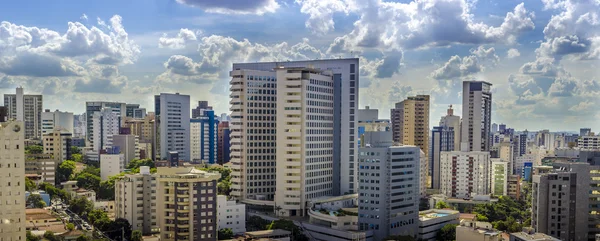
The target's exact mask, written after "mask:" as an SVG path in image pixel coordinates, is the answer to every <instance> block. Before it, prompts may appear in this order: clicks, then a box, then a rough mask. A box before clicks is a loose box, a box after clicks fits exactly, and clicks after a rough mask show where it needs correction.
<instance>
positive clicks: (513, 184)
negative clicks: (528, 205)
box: [506, 175, 529, 200]
mask: <svg viewBox="0 0 600 241" xmlns="http://www.w3.org/2000/svg"><path fill="white" fill-rule="evenodd" d="M527 185H529V184H527ZM506 187H507V188H508V189H507V191H506V195H508V196H509V197H511V198H513V199H515V200H520V199H521V176H520V175H508V180H507V182H506Z"/></svg>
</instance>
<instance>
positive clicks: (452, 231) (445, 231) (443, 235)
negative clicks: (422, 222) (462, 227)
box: [435, 224, 458, 241]
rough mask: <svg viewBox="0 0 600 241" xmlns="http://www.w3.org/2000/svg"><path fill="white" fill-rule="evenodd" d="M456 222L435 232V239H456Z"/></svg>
mask: <svg viewBox="0 0 600 241" xmlns="http://www.w3.org/2000/svg"><path fill="white" fill-rule="evenodd" d="M456 226H458V225H456V224H446V225H444V227H442V229H440V231H438V232H437V233H436V234H435V240H438V241H454V240H456Z"/></svg>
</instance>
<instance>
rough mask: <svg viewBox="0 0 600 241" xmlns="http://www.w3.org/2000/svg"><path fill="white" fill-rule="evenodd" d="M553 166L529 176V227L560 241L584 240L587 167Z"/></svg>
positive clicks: (588, 197) (586, 228)
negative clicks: (530, 188)
mask: <svg viewBox="0 0 600 241" xmlns="http://www.w3.org/2000/svg"><path fill="white" fill-rule="evenodd" d="M555 165H556V163H555ZM556 167H557V169H554V170H553V171H551V172H550V173H546V174H542V175H534V176H533V186H532V199H531V203H532V212H531V214H532V215H531V227H532V228H533V229H534V230H535V231H536V232H540V233H545V234H548V235H550V236H553V237H556V238H559V239H561V240H574V241H583V240H588V222H589V219H588V218H589V207H590V206H589V200H590V166H589V164H588V163H564V164H562V165H559V166H556Z"/></svg>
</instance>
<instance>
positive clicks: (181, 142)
mask: <svg viewBox="0 0 600 241" xmlns="http://www.w3.org/2000/svg"><path fill="white" fill-rule="evenodd" d="M154 107H155V112H154V113H155V115H156V118H155V121H154V123H155V126H156V127H157V129H156V137H157V139H158V140H156V142H155V145H154V148H155V149H156V150H160V151H157V152H156V153H158V154H159V155H160V158H161V159H166V158H167V154H168V153H169V152H173V151H176V152H178V154H179V158H180V159H181V160H184V161H190V111H189V110H190V96H189V95H181V94H179V93H176V94H167V93H161V94H160V95H156V96H154Z"/></svg>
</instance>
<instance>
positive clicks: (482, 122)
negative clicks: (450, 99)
mask: <svg viewBox="0 0 600 241" xmlns="http://www.w3.org/2000/svg"><path fill="white" fill-rule="evenodd" d="M491 88H492V84H490V83H488V82H484V81H463V94H462V98H463V101H462V106H463V109H462V112H463V114H462V127H461V143H467V147H468V149H467V150H468V151H489V150H490V147H491V144H490V141H491V139H490V130H491V120H492V91H491ZM461 145H462V144H461ZM461 149H462V148H461Z"/></svg>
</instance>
